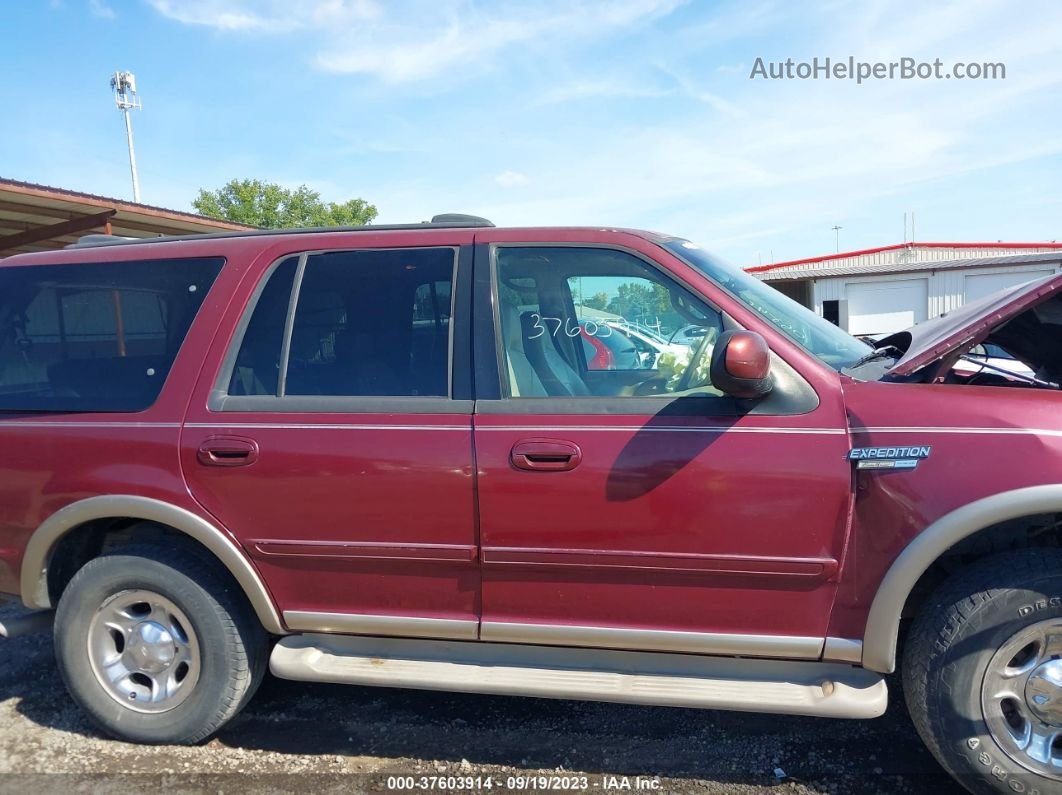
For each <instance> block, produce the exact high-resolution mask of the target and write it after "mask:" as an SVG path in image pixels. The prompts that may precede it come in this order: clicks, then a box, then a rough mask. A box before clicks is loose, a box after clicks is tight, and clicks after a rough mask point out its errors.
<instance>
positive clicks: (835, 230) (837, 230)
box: [831, 224, 844, 254]
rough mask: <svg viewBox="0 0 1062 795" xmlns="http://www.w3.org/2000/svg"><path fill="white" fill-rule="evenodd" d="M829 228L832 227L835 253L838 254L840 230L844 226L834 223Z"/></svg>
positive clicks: (839, 249)
mask: <svg viewBox="0 0 1062 795" xmlns="http://www.w3.org/2000/svg"><path fill="white" fill-rule="evenodd" d="M831 228H832V229H833V238H834V239H833V242H834V247H835V248H836V250H837V253H838V254H840V253H841V230H842V229H844V227H843V226H837V225H836V224H835V225H834V226H833V227H831Z"/></svg>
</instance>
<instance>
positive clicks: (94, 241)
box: [66, 213, 494, 248]
mask: <svg viewBox="0 0 1062 795" xmlns="http://www.w3.org/2000/svg"><path fill="white" fill-rule="evenodd" d="M488 226H489V227H493V226H494V224H493V223H491V222H490V221H488V220H487V219H486V218H483V217H481V216H478V215H466V214H465V213H441V214H439V215H436V216H433V217H432V219H431V220H430V221H421V222H420V223H418V224H380V225H378V226H374V225H371V224H365V225H363V226H315V227H308V228H298V229H248V230H247V231H242V230H237V231H233V232H206V233H199V234H196V233H194V232H193V233H189V234H187V235H160V236H158V237H122V236H121V235H100V234H94V235H82V236H81V237H80V238H78V240H77V242H76V243H70V244H69V245H67V246H66V248H95V247H96V246H119V245H124V244H130V245H131V244H138V245H139V244H144V243H168V242H176V241H180V240H219V239H225V238H231V237H258V236H261V235H299V234H303V235H305V234H315V233H316V234H324V233H328V232H388V231H400V230H414V229H479V228H482V227H488Z"/></svg>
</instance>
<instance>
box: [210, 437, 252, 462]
mask: <svg viewBox="0 0 1062 795" xmlns="http://www.w3.org/2000/svg"><path fill="white" fill-rule="evenodd" d="M196 458H197V459H199V463H200V464H202V465H203V466H208V467H245V466H249V465H250V464H253V463H254V462H255V461H257V460H258V442H256V441H255V440H254V439H241V438H239V437H236V436H215V437H212V438H210V439H207V440H206V441H204V442H203V443H202V444H201V445H199V450H198V452H197V453H196Z"/></svg>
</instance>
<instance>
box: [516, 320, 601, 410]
mask: <svg viewBox="0 0 1062 795" xmlns="http://www.w3.org/2000/svg"><path fill="white" fill-rule="evenodd" d="M520 333H521V336H522V337H523V342H524V353H526V354H527V358H528V360H529V361H530V362H531V366H532V367H533V368H534V371H535V373H537V374H538V377H539V379H540V380H541V382H542V384H543V386H544V387H545V388H546V393H547V394H548V395H550V397H558V396H559V397H566V396H567V397H573V396H574V397H582V396H585V395H589V394H590V390H589V389H588V388H587V386H586V382H584V381H583V378H582V376H581V375H579V373H578V372H577V371H576V370H575V368H574V367H572V366H571V365H570V364H568V362H567V360H566V359H565V358H564V357H563V356H561V355H560V351H558V350H557V346H556V345H554V344H553V340H552V339H551V337H550V335H549V334H548V329H547V332H543V331H542V326H541V324H540V323H539V321H538V317H537V313H535V312H524V313H523V314H522V315H520Z"/></svg>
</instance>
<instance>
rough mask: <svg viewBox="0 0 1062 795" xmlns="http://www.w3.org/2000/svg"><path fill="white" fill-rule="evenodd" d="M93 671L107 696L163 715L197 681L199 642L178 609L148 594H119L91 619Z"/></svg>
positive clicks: (125, 592)
mask: <svg viewBox="0 0 1062 795" xmlns="http://www.w3.org/2000/svg"><path fill="white" fill-rule="evenodd" d="M88 654H89V662H90V664H91V666H92V672H93V673H94V674H95V676H96V681H98V682H99V683H100V685H101V686H102V687H103V689H104V690H105V691H107V694H108V695H109V696H110V697H111V698H113V699H114V700H116V701H118V702H119V703H121V704H123V705H125V706H126V707H128V708H129V709H132V710H135V711H136V712H151V713H158V712H167V711H169V710H171V709H173V708H174V707H176V706H177V705H178V704H180V703H181V702H183V701H184V700H185V699H186V698H188V696H189V695H190V694H191V693H192V691H193V690H194V689H195V685H196V682H198V681H199V670H200V653H199V641H198V639H197V638H196V634H195V630H194V629H192V624H191V622H190V621H189V620H188V618H187V616H185V614H184V613H183V612H181V609H180V608H179V607H177V605H175V604H174V603H173V602H171V601H170V600H169V599H167V598H166V597H165V596H161V595H160V594H157V593H154V592H153V591H144V590H135V591H122V592H120V593H117V594H115V595H114V596H112V597H110V598H109V599H107V600H106V601H105V602H104V603H103V604H102V605H100V607H99V609H98V610H97V611H96V613H95V615H93V617H92V620H91V622H90V623H89V630H88Z"/></svg>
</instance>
